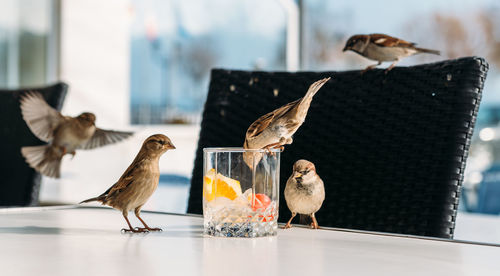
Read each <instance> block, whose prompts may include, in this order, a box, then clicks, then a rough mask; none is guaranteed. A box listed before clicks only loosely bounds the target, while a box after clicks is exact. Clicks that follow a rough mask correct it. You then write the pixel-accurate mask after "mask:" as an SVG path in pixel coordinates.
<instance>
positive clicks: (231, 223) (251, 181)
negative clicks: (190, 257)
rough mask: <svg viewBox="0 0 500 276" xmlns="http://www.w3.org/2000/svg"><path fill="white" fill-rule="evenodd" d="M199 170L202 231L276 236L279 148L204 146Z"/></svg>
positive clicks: (208, 233)
mask: <svg viewBox="0 0 500 276" xmlns="http://www.w3.org/2000/svg"><path fill="white" fill-rule="evenodd" d="M203 169H204V172H203V218H204V232H205V234H207V235H210V236H217V237H264V236H273V235H276V232H277V229H278V206H279V171H280V150H279V149H271V150H266V149H258V150H248V149H243V148H204V149H203Z"/></svg>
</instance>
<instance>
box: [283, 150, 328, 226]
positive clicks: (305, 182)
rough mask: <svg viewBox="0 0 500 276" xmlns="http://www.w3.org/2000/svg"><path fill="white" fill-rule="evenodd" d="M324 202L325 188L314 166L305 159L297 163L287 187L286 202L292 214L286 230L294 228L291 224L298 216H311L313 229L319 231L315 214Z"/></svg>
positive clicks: (294, 165)
mask: <svg viewBox="0 0 500 276" xmlns="http://www.w3.org/2000/svg"><path fill="white" fill-rule="evenodd" d="M324 200H325V186H324V184H323V180H321V178H320V177H319V175H318V174H317V173H316V167H315V166H314V164H313V163H312V162H309V161H307V160H304V159H301V160H298V161H297V162H295V164H293V173H292V175H291V176H290V178H288V181H287V182H286V186H285V201H286V204H287V206H288V209H290V211H291V212H292V217H291V218H290V220H289V221H288V222H287V224H286V225H285V229H286V228H290V227H292V225H291V222H292V220H293V218H294V217H295V216H296V215H297V214H301V215H307V216H310V217H311V219H312V223H311V227H312V228H314V229H318V228H319V225H318V222H317V221H316V217H315V213H316V212H317V211H318V210H319V209H320V208H321V205H322V204H323V201H324Z"/></svg>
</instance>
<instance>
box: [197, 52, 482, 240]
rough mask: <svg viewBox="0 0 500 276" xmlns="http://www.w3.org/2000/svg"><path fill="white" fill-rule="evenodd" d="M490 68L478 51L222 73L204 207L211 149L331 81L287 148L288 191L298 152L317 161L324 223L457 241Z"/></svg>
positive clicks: (216, 81) (208, 140) (208, 139)
mask: <svg viewBox="0 0 500 276" xmlns="http://www.w3.org/2000/svg"><path fill="white" fill-rule="evenodd" d="M487 70H488V65H487V63H486V61H485V60H484V59H482V58H477V57H470V58H461V59H457V60H448V61H443V62H438V63H433V64H425V65H418V66H413V67H397V68H394V69H393V70H392V71H390V72H389V73H388V74H384V71H383V70H380V69H378V70H372V71H369V72H366V73H365V74H360V71H348V72H297V73H289V72H274V73H272V72H246V71H229V70H213V71H212V75H211V82H210V87H209V93H208V96H207V100H206V103H205V110H204V113H203V120H202V124H201V131H200V138H199V143H198V150H197V153H196V160H195V166H194V170H193V175H192V180H191V191H190V198H189V203H188V212H189V213H201V212H202V174H203V171H202V170H203V169H202V168H203V153H202V149H203V148H204V147H225V146H242V144H243V140H244V137H245V131H246V130H247V128H248V126H249V125H250V124H251V123H252V122H253V121H254V120H256V119H257V118H258V117H259V116H261V115H263V114H265V113H267V112H270V111H272V110H274V109H275V108H277V107H280V106H282V105H284V104H286V103H288V102H291V101H293V100H296V99H298V98H300V97H302V96H303V95H304V94H305V92H306V90H307V88H308V87H309V85H310V84H311V83H313V82H314V81H316V80H319V79H321V78H324V77H329V76H331V77H332V79H331V80H330V81H329V82H328V83H327V84H325V86H323V88H321V90H320V91H319V92H318V93H317V94H316V96H315V97H314V99H313V101H312V104H311V107H310V109H309V114H308V115H307V118H306V120H305V122H304V124H303V125H302V127H301V128H300V129H299V130H298V132H297V133H296V134H295V136H294V141H293V144H291V145H288V146H285V150H284V152H283V153H282V154H281V173H280V185H281V187H280V190H281V194H280V199H281V204H280V217H279V221H281V222H284V221H286V220H287V219H288V218H289V215H290V212H289V210H288V209H287V206H286V204H285V202H284V197H283V190H284V188H285V183H286V181H287V179H288V177H289V176H290V175H291V173H292V165H293V163H294V162H295V161H296V160H298V159H307V160H310V161H312V162H313V163H315V164H316V169H317V172H318V174H319V175H320V176H321V178H322V179H323V181H324V183H325V190H326V199H325V201H324V203H323V206H322V208H321V209H320V210H319V212H318V213H316V218H317V219H318V222H319V224H320V226H331V227H339V228H349V229H362V230H370V231H382V232H392V233H404V234H414V235H423V236H434V237H442V238H452V237H453V230H454V225H455V217H456V210H457V206H458V199H459V195H460V188H461V184H462V179H463V172H464V167H465V161H466V158H467V154H468V149H469V144H470V138H471V136H472V131H473V127H474V123H475V118H476V114H477V110H478V107H479V101H480V99H481V91H482V88H483V83H484V80H485V78H486V73H487Z"/></svg>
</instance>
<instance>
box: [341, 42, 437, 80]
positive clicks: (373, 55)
mask: <svg viewBox="0 0 500 276" xmlns="http://www.w3.org/2000/svg"><path fill="white" fill-rule="evenodd" d="M347 50H351V51H353V52H356V53H358V54H360V55H362V56H364V57H366V58H368V59H371V60H375V61H378V63H377V64H373V65H370V66H368V67H366V68H365V70H363V72H366V71H368V70H371V69H373V68H375V67H376V66H378V65H380V64H382V62H384V61H393V63H392V64H391V66H389V67H388V68H387V69H386V70H385V73H386V74H387V72H389V71H390V70H391V69H392V68H393V67H394V66H396V63H398V62H399V61H400V60H401V59H402V58H405V57H408V56H412V55H415V54H420V53H428V54H434V55H439V54H440V52H439V51H436V50H430V49H424V48H418V47H416V43H411V42H408V41H404V40H402V39H399V38H396V37H392V36H388V35H385V34H369V35H353V36H351V37H350V38H349V40H347V42H346V44H345V47H344V49H343V50H342V51H343V52H345V51H347Z"/></svg>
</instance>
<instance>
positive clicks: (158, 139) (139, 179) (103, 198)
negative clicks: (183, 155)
mask: <svg viewBox="0 0 500 276" xmlns="http://www.w3.org/2000/svg"><path fill="white" fill-rule="evenodd" d="M169 149H175V146H174V145H173V144H172V142H171V141H170V139H169V138H168V137H167V136H165V135H163V134H155V135H152V136H149V138H147V139H146V140H145V141H144V143H143V144H142V147H141V149H140V150H139V153H138V154H137V156H136V157H135V159H134V161H132V164H130V166H129V167H128V168H127V170H126V171H125V172H124V173H123V175H122V176H121V177H120V179H118V182H116V183H115V184H114V185H113V186H111V187H110V188H109V189H108V190H106V191H105V192H104V193H103V194H101V195H100V196H98V197H94V198H90V199H87V200H84V201H82V202H80V204H82V203H87V202H91V201H99V202H101V203H102V204H103V205H108V206H111V207H113V208H115V209H117V210H119V211H122V214H123V217H124V218H125V220H126V221H127V224H128V227H129V228H128V229H122V231H124V232H134V233H139V232H149V231H161V229H160V228H150V227H149V226H148V225H147V224H146V222H144V220H142V218H141V217H140V214H141V208H142V206H143V205H144V204H145V203H146V201H147V200H148V199H149V198H150V197H151V195H152V194H153V192H154V191H155V190H156V187H158V181H159V180H160V168H159V164H158V163H159V160H160V157H161V156H162V155H163V153H165V152H166V151H167V150H169ZM131 210H134V212H135V216H136V217H137V218H138V219H139V220H140V221H141V222H142V224H143V225H144V228H133V227H132V225H131V224H130V221H129V220H128V212H129V211H131Z"/></svg>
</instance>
